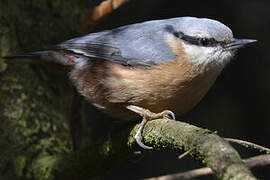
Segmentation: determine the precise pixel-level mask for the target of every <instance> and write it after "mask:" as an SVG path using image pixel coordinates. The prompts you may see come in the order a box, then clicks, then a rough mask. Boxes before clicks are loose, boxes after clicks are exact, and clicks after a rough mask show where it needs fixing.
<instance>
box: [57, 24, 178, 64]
mask: <svg viewBox="0 0 270 180" xmlns="http://www.w3.org/2000/svg"><path fill="white" fill-rule="evenodd" d="M164 27H165V24H164V23H162V21H161V20H160V21H148V22H145V23H140V24H133V25H128V26H122V27H119V28H116V29H113V30H108V31H102V32H98V33H91V34H88V35H86V36H82V37H78V38H74V39H71V40H68V41H66V42H63V43H61V44H59V45H57V46H55V47H54V48H55V49H62V50H66V51H70V52H72V53H77V54H80V55H83V56H86V57H89V59H91V58H97V59H105V60H110V61H114V62H117V63H120V64H122V65H128V66H150V65H152V64H156V63H158V62H159V61H169V60H172V59H174V58H175V55H174V54H173V52H172V51H171V49H170V47H169V46H168V44H167V43H166V39H165V37H166V36H165V34H164V30H163V29H162V28H164Z"/></svg>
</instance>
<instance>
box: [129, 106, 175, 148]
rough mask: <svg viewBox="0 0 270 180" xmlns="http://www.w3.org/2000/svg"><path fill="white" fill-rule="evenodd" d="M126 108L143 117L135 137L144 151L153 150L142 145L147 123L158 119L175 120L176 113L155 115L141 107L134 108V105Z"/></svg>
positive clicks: (166, 111)
mask: <svg viewBox="0 0 270 180" xmlns="http://www.w3.org/2000/svg"><path fill="white" fill-rule="evenodd" d="M126 108H127V109H129V110H131V111H133V112H135V113H137V114H139V115H140V116H142V117H143V120H142V122H141V124H140V127H139V129H138V131H137V133H136V135H135V139H136V142H137V144H138V145H139V146H140V147H142V148H143V149H153V147H150V146H146V145H144V144H143V143H142V131H143V128H144V126H145V124H146V123H147V121H149V120H154V119H158V118H164V119H172V120H175V116H174V113H173V112H172V111H170V110H164V111H162V112H161V113H153V112H151V111H149V110H148V109H144V108H141V107H139V106H134V105H129V106H127V107H126Z"/></svg>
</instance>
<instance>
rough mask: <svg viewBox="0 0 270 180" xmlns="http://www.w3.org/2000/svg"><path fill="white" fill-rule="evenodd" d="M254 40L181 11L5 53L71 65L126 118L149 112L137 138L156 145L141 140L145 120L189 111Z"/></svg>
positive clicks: (81, 81)
mask: <svg viewBox="0 0 270 180" xmlns="http://www.w3.org/2000/svg"><path fill="white" fill-rule="evenodd" d="M254 42H256V40H251V39H235V38H233V34H232V31H231V30H230V28H228V27H227V26H225V25H224V24H222V23H220V22H218V21H216V20H211V19H206V18H203V19H201V18H195V17H181V18H173V19H165V20H154V21H147V22H143V23H138V24H132V25H127V26H122V27H119V28H116V29H112V30H107V31H102V32H98V33H91V34H88V35H86V36H82V37H78V38H74V39H71V40H68V41H65V42H63V43H61V44H58V45H55V46H53V47H51V48H49V49H47V50H44V51H36V52H30V53H26V54H22V55H15V56H8V57H5V58H6V59H17V60H20V59H26V60H28V61H33V62H35V61H38V62H53V63H57V64H60V65H62V66H66V67H68V68H69V69H70V78H71V80H72V81H73V83H74V85H75V86H76V88H77V89H78V91H79V92H80V94H82V95H83V96H85V97H86V98H87V99H88V100H89V101H91V102H92V103H93V104H94V105H95V106H96V107H98V108H99V109H101V110H103V111H104V112H106V113H108V114H109V115H110V116H112V117H115V118H117V119H122V120H130V119H135V118H136V116H135V118H134V116H133V114H135V113H130V112H131V111H134V112H136V113H138V114H139V115H140V116H142V117H143V121H142V123H141V126H140V128H139V130H138V132H137V134H136V136H135V138H136V140H137V142H138V144H139V145H140V146H142V147H143V148H148V149H150V148H151V147H148V146H145V145H143V144H142V142H141V138H142V136H141V133H142V130H143V127H144V125H145V123H146V122H147V121H148V120H152V119H156V118H160V117H163V118H172V119H174V113H175V114H176V115H181V114H183V113H185V112H187V111H189V110H190V109H191V108H193V107H194V106H195V105H196V104H197V103H198V102H199V101H200V100H201V99H202V97H203V96H204V95H205V94H206V92H207V91H208V89H209V88H210V87H211V86H212V84H213V83H214V82H215V80H216V78H217V76H218V75H219V74H220V72H221V70H222V69H223V68H224V67H225V66H226V64H227V63H228V62H229V61H230V59H231V58H232V57H233V55H234V53H235V51H236V50H237V49H238V48H241V47H244V46H245V45H247V44H250V43H254ZM147 109H150V110H151V111H153V112H161V113H157V114H156V113H152V112H151V111H149V110H147ZM164 109H168V110H164ZM130 110H131V111H130ZM173 112H174V113H173Z"/></svg>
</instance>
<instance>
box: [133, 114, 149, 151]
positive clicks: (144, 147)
mask: <svg viewBox="0 0 270 180" xmlns="http://www.w3.org/2000/svg"><path fill="white" fill-rule="evenodd" d="M146 122H147V120H146V119H145V118H144V119H143V121H142V122H141V124H140V127H139V129H138V131H137V133H136V135H135V136H134V138H135V139H136V142H137V144H138V145H139V146H141V147H142V148H143V149H153V148H152V147H150V146H146V145H144V144H143V143H142V130H143V127H144V125H145V124H146Z"/></svg>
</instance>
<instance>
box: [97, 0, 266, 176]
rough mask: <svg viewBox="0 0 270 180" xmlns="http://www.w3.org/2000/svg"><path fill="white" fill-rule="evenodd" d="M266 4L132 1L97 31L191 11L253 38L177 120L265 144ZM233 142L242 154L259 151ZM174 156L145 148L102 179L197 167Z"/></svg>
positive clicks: (259, 170)
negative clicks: (198, 102)
mask: <svg viewBox="0 0 270 180" xmlns="http://www.w3.org/2000/svg"><path fill="white" fill-rule="evenodd" d="M269 8H270V2H269V1H267V0H264V1H256V0H250V1H245V0H238V1H235V0H226V1H210V0H207V1H206V0H205V1H194V0H190V1H179V0H174V1H172V0H171V1H165V0H147V1H145V0H135V1H132V2H130V3H128V4H126V5H124V6H122V7H121V8H119V9H118V10H117V11H115V12H113V13H112V14H111V15H110V16H109V17H107V18H106V19H105V20H104V21H103V22H102V26H100V27H99V28H98V30H101V29H109V28H112V27H117V26H120V25H125V24H131V23H136V22H142V21H146V20H152V19H165V18H172V17H181V16H195V17H207V18H212V19H216V20H219V21H221V22H222V23H224V24H226V25H227V26H229V27H230V28H231V29H232V31H233V33H234V37H236V38H251V39H257V40H258V43H257V44H255V45H253V46H251V47H247V48H245V49H241V50H240V51H239V52H238V54H237V56H236V58H234V60H232V61H231V63H230V64H229V65H228V66H227V67H226V68H225V69H224V70H223V72H222V74H221V75H220V76H219V78H218V79H217V81H216V83H215V84H214V86H213V87H212V88H211V89H210V91H209V92H208V94H207V95H206V96H205V97H204V98H203V100H202V101H201V103H200V104H198V105H197V106H196V107H195V108H194V109H193V110H192V111H190V112H189V113H187V114H185V115H184V116H182V117H179V118H178V119H180V120H182V121H185V122H188V123H191V124H194V125H197V126H200V127H204V128H207V129H210V130H212V131H217V132H218V134H219V135H221V136H223V137H232V138H238V139H243V140H247V141H250V142H254V143H257V144H260V145H263V146H266V147H270V141H269V137H270V131H269V127H270V121H269V119H270V111H269V107H270V102H269V99H270V84H269V77H270V71H269V68H270V60H269V57H270V54H269V43H270V39H269V27H270V24H269V23H270V21H269V20H270V12H269ZM235 147H236V148H237V150H239V152H240V154H241V156H242V157H243V158H247V157H249V156H251V155H256V154H258V152H256V151H253V150H247V149H245V148H242V147H239V146H235ZM176 157H177V154H175V153H166V152H162V153H152V152H151V153H145V154H144V157H143V158H142V159H141V160H140V161H138V162H136V163H134V162H131V161H130V163H128V164H125V165H124V166H123V167H121V168H118V169H117V170H114V171H111V172H110V173H108V174H107V175H105V176H104V177H103V179H109V178H111V177H112V176H113V177H117V178H118V179H127V178H128V179H139V178H145V177H152V176H158V175H162V174H168V173H176V172H180V171H183V170H189V169H192V168H194V167H199V164H198V163H196V162H194V161H193V160H192V159H191V158H190V157H185V158H184V159H182V160H176ZM269 170H270V167H264V168H256V169H255V171H253V172H254V173H255V174H256V175H257V176H258V177H259V178H260V179H268V178H270V172H269ZM202 179H213V177H208V178H202Z"/></svg>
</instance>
